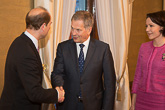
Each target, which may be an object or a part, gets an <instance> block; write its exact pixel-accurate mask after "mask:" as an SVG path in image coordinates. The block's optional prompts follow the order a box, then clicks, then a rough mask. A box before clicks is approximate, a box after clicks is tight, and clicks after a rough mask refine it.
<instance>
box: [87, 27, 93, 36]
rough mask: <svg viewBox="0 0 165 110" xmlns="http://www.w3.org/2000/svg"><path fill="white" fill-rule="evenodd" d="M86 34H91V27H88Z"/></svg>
mask: <svg viewBox="0 0 165 110" xmlns="http://www.w3.org/2000/svg"><path fill="white" fill-rule="evenodd" d="M87 30H88V34H89V35H90V34H91V32H92V27H88V29H87Z"/></svg>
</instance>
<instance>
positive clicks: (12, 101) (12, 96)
mask: <svg viewBox="0 0 165 110" xmlns="http://www.w3.org/2000/svg"><path fill="white" fill-rule="evenodd" d="M42 75H43V69H42V63H41V60H40V57H39V54H38V52H37V49H36V47H35V46H34V44H33V42H32V41H31V40H30V39H29V38H28V37H27V36H26V35H25V34H24V33H23V34H22V35H21V36H19V37H18V38H16V39H15V40H14V42H13V43H12V45H11V46H10V49H9V51H8V55H7V59H6V65H5V82H4V89H3V92H2V95H1V99H0V110H41V103H55V102H57V100H58V99H57V91H56V90H55V89H43V88H42Z"/></svg>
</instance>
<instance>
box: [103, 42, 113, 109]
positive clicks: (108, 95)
mask: <svg viewBox="0 0 165 110" xmlns="http://www.w3.org/2000/svg"><path fill="white" fill-rule="evenodd" d="M103 72H104V88H105V91H104V99H103V109H104V110H113V108H114V101H115V85H116V75H115V69H114V62H113V58H112V54H111V52H110V48H109V45H107V48H106V51H105V55H104V59H103Z"/></svg>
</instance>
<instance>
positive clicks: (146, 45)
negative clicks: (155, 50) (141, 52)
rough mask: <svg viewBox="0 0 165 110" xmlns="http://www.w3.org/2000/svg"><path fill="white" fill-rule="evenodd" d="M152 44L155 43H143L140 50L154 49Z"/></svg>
mask: <svg viewBox="0 0 165 110" xmlns="http://www.w3.org/2000/svg"><path fill="white" fill-rule="evenodd" d="M152 43H153V42H152V41H149V42H145V43H142V44H141V46H140V49H146V48H152V47H153V44H152Z"/></svg>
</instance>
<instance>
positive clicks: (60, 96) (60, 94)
mask: <svg viewBox="0 0 165 110" xmlns="http://www.w3.org/2000/svg"><path fill="white" fill-rule="evenodd" d="M56 90H57V91H58V102H59V103H62V102H63V101H64V99H65V91H64V89H63V87H62V86H60V87H56Z"/></svg>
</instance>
